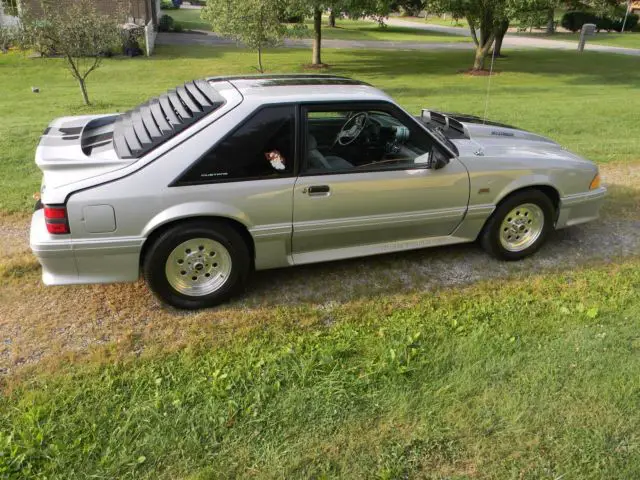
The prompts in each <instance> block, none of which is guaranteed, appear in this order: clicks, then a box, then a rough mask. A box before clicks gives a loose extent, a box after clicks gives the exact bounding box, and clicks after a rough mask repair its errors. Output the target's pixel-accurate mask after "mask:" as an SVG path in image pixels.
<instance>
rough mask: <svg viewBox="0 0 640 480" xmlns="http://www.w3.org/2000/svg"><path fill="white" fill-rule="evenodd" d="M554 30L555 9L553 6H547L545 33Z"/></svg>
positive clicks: (550, 32)
mask: <svg viewBox="0 0 640 480" xmlns="http://www.w3.org/2000/svg"><path fill="white" fill-rule="evenodd" d="M555 32H556V25H555V11H554V9H553V7H549V9H548V10H547V33H548V34H549V35H551V34H553V33H555Z"/></svg>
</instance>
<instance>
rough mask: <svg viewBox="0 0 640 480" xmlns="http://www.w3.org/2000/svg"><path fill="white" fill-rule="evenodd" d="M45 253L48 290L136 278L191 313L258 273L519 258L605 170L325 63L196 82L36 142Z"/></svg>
mask: <svg viewBox="0 0 640 480" xmlns="http://www.w3.org/2000/svg"><path fill="white" fill-rule="evenodd" d="M36 163H37V165H38V166H39V167H40V169H41V170H42V172H43V174H44V178H43V182H42V188H41V202H39V203H38V205H37V207H36V211H35V212H34V214H33V219H32V224H31V248H32V250H33V252H34V253H35V254H36V256H37V257H38V259H39V261H40V263H41V264H42V267H43V270H42V277H43V280H44V283H46V284H47V285H66V284H82V283H108V282H125V281H135V280H137V279H138V277H139V275H140V272H141V271H142V272H143V274H144V277H145V279H146V281H147V282H148V284H149V286H150V288H151V289H152V290H153V292H154V293H155V294H156V295H157V296H158V297H160V299H162V300H163V301H164V302H166V303H168V304H170V305H173V306H175V307H179V308H201V307H207V306H212V305H215V304H218V303H220V302H222V301H224V300H225V299H227V298H229V297H230V296H231V295H232V294H234V293H235V292H237V291H238V290H239V289H240V288H241V287H242V286H243V284H244V283H245V281H246V279H247V276H248V275H249V274H250V272H251V271H252V270H264V269H271V268H280V267H287V266H292V265H302V264H307V263H313V262H322V261H328V260H339V259H345V258H351V257H358V256H364V255H373V254H381V253H387V252H396V251H401V250H409V249H416V248H423V247H431V246H436V245H447V244H455V243H463V242H473V241H475V240H476V239H479V240H480V243H481V244H482V246H483V247H484V248H485V249H486V250H487V251H488V252H489V253H491V254H492V255H494V256H496V257H498V258H500V259H505V260H517V259H521V258H523V257H525V256H527V255H530V254H532V253H533V252H535V251H536V250H537V249H538V248H539V247H540V245H541V244H542V243H543V242H544V241H545V239H546V237H547V235H548V233H549V232H550V231H551V230H552V229H554V228H555V229H560V228H564V227H567V226H571V225H576V224H579V223H582V222H587V221H590V220H593V219H595V218H597V216H598V211H599V208H600V206H601V204H602V201H603V198H604V195H605V188H604V187H602V186H600V178H599V175H598V169H597V167H596V166H595V165H594V164H593V163H592V162H590V161H588V160H585V159H584V158H581V157H579V156H578V155H576V154H573V153H571V152H569V151H567V150H565V149H564V148H562V147H561V146H559V145H558V144H557V143H555V142H553V141H552V140H549V139H548V138H545V137H542V136H540V135H536V134H533V133H529V132H526V131H523V130H519V129H516V128H513V127H510V126H507V125H502V124H499V123H494V122H489V121H484V120H482V119H479V118H477V117H473V116H468V115H456V114H443V113H439V112H434V111H430V110H426V109H425V110H423V111H422V112H421V114H420V115H418V116H412V115H410V114H409V113H407V112H406V111H405V110H404V109H403V108H402V107H400V106H399V105H398V104H397V103H396V102H394V101H393V99H391V98H390V97H389V96H388V95H386V94H385V93H383V92H382V91H380V90H378V89H376V88H374V87H372V86H370V85H368V84H366V83H363V82H360V81H357V80H352V79H349V78H343V77H336V76H325V75H270V76H253V77H215V78H208V79H205V80H197V81H194V82H188V83H186V84H184V85H183V86H179V87H177V88H176V89H174V90H171V91H169V92H168V93H166V94H164V95H160V96H159V97H157V98H153V99H151V100H149V101H148V102H146V103H144V104H142V105H140V106H138V107H136V108H134V109H132V110H130V111H128V112H126V113H122V114H109V115H91V116H80V117H64V118H59V119H57V120H54V121H53V122H52V123H51V124H50V125H49V127H48V128H47V129H46V130H45V132H44V134H43V135H42V137H41V139H40V143H39V145H38V147H37V150H36Z"/></svg>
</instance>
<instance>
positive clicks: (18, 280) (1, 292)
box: [0, 164, 640, 376]
mask: <svg viewBox="0 0 640 480" xmlns="http://www.w3.org/2000/svg"><path fill="white" fill-rule="evenodd" d="M602 171H603V176H604V178H605V179H606V182H607V183H608V185H609V187H610V195H609V197H608V198H607V201H606V204H605V207H604V209H603V216H602V218H601V219H600V220H598V221H596V222H593V223H590V224H586V225H580V226H576V227H573V228H569V229H566V230H561V231H558V232H555V233H554V234H553V235H552V237H551V238H550V239H549V242H548V243H547V244H546V245H545V246H544V247H543V248H542V249H541V251H539V252H538V253H537V254H536V255H535V256H533V257H531V258H528V259H526V260H524V261H521V262H515V263H514V262H509V263H506V262H499V261H497V260H494V259H493V258H491V257H489V256H488V255H486V254H485V253H484V252H483V251H482V250H481V249H480V248H479V247H478V246H477V245H473V244H471V245H458V246H452V247H440V248H432V249H426V250H418V251H412V252H405V253H399V254H390V255H383V256H377V257H369V258H361V259H355V260H349V261H342V262H333V263H328V264H318V265H310V266H303V267H295V268H289V269H282V270H277V271H266V272H258V273H256V274H255V275H254V277H253V280H252V281H251V285H250V287H249V289H248V291H247V292H246V293H245V295H244V296H243V297H241V298H239V299H238V300H236V301H234V302H232V303H230V304H228V305H226V306H224V307H220V308H218V309H212V310H205V311H201V312H190V313H185V312H177V311H175V310H171V309H166V308H163V307H162V306H160V305H159V304H158V303H157V302H156V301H155V299H154V298H153V297H152V296H151V295H150V294H149V292H148V291H147V289H146V287H145V286H144V284H143V283H142V282H138V283H135V284H120V285H89V286H75V287H56V288H45V287H44V286H42V284H41V283H40V271H39V269H38V268H37V264H36V262H35V259H34V258H33V257H32V256H31V254H30V253H29V252H28V246H27V243H28V221H27V220H25V219H24V218H20V219H16V218H4V219H2V218H0V224H1V225H0V227H1V228H0V232H1V233H0V238H2V255H1V256H0V332H1V333H0V376H1V375H2V374H9V373H11V372H13V371H15V369H16V368H17V367H19V366H21V365H25V364H29V363H33V362H36V361H37V360H38V359H41V358H46V357H52V356H60V355H69V354H74V353H78V352H82V353H84V352H86V351H87V349H89V348H90V347H92V346H95V345H101V344H105V343H113V342H127V343H128V344H131V347H130V350H132V351H134V352H135V351H137V350H136V349H138V347H136V345H137V343H136V342H140V341H141V340H140V339H147V340H149V341H156V342H160V343H162V342H176V341H179V340H180V339H181V338H184V337H185V336H188V335H190V333H189V332H192V333H193V332H194V331H200V330H202V329H203V328H204V327H205V326H206V328H208V329H209V330H211V328H212V325H213V326H214V327H215V325H217V324H224V323H225V322H227V321H229V319H230V318H236V319H237V318H240V317H242V318H244V317H245V316H254V317H256V316H258V317H260V316H261V318H268V317H269V308H268V307H270V306H276V305H279V304H285V303H286V304H293V305H299V306H300V307H302V308H311V309H317V308H324V307H326V305H328V304H329V305H330V304H332V303H334V302H346V301H354V300H358V299H370V298H375V297H377V296H380V295H393V294H397V293H407V292H428V291H430V290H432V289H434V288H438V287H449V286H458V285H464V284H469V283H472V282H477V281H481V280H487V279H491V278H505V277H508V276H511V275H515V274H529V273H534V272H542V271H545V270H552V269H553V270H555V269H567V270H570V269H573V268H575V267H577V266H580V265H587V264H593V263H594V262H615V261H616V260H617V259H619V258H620V257H629V256H637V255H639V254H640V164H638V165H628V164H627V165H618V166H605V167H603V169H602ZM141 348H142V347H139V349H141Z"/></svg>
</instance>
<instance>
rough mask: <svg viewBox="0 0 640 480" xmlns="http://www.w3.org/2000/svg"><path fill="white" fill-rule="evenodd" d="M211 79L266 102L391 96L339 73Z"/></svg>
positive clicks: (373, 98) (245, 95)
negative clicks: (226, 83) (225, 83)
mask: <svg viewBox="0 0 640 480" xmlns="http://www.w3.org/2000/svg"><path fill="white" fill-rule="evenodd" d="M207 80H208V81H209V82H212V83H216V82H229V83H231V84H232V85H233V86H234V87H235V88H236V89H237V90H238V91H239V92H240V94H241V95H242V96H243V97H244V98H245V99H246V98H247V97H254V98H252V99H253V100H259V101H261V102H263V103H271V102H272V101H273V102H283V101H285V100H287V101H292V102H294V101H305V102H309V101H314V100H318V101H323V100H324V101H326V100H334V101H335V100H339V101H349V100H360V101H362V100H387V101H388V100H390V98H389V96H388V95H387V94H385V93H384V92H382V91H381V90H378V89H377V88H375V87H373V86H371V85H369V84H368V83H366V82H363V81H360V80H355V79H352V78H348V77H342V76H338V75H323V74H279V75H246V76H231V77H210V78H207Z"/></svg>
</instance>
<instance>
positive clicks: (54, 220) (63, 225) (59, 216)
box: [44, 205, 69, 235]
mask: <svg viewBox="0 0 640 480" xmlns="http://www.w3.org/2000/svg"><path fill="white" fill-rule="evenodd" d="M44 221H45V223H46V224H47V232H49V233H52V234H54V235H59V234H62V233H69V222H68V220H67V209H66V207H52V206H47V205H45V206H44Z"/></svg>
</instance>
